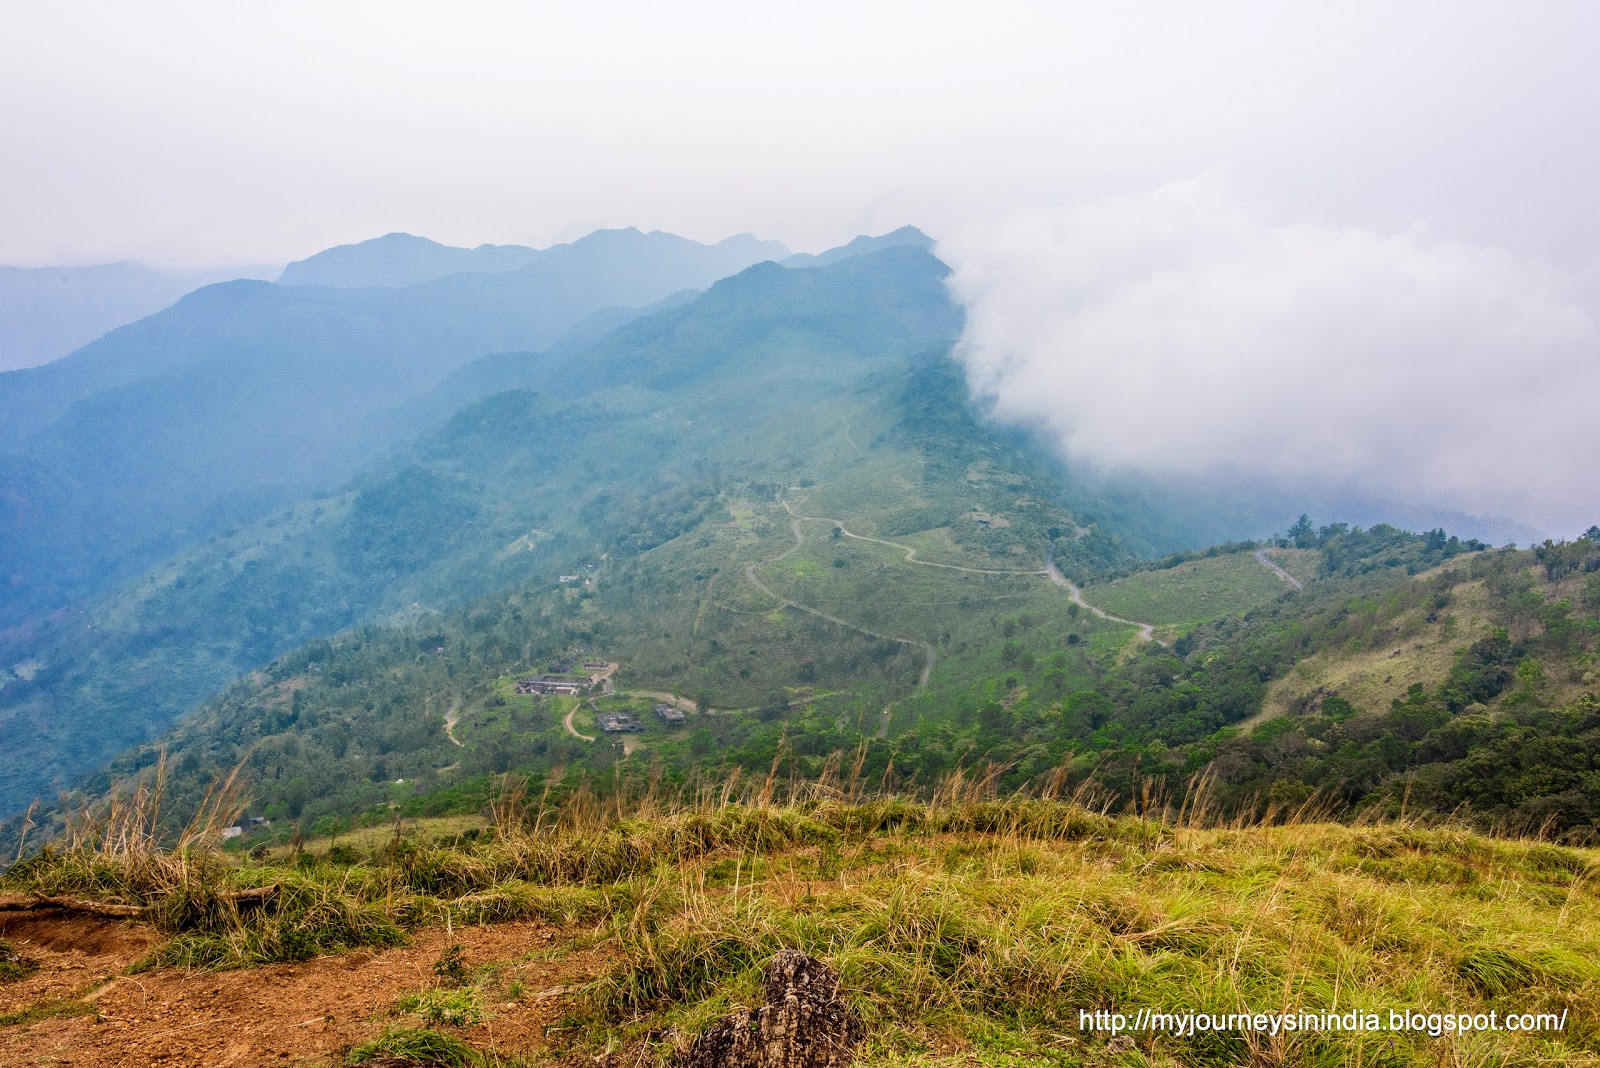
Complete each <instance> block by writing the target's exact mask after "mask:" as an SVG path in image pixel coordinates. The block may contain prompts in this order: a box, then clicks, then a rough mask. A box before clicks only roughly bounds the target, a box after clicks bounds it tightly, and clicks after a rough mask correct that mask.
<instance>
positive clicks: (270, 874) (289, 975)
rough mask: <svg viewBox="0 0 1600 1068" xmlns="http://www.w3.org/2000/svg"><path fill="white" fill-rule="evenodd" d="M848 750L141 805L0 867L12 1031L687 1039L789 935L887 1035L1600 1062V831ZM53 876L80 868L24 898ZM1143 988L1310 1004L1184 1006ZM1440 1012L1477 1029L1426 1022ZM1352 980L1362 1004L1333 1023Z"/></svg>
mask: <svg viewBox="0 0 1600 1068" xmlns="http://www.w3.org/2000/svg"><path fill="white" fill-rule="evenodd" d="M844 778H845V781H843V782H841V781H840V779H839V778H838V777H837V776H835V777H834V778H832V779H830V780H829V782H828V784H827V785H826V786H825V787H823V788H822V789H821V790H820V791H818V792H817V794H818V795H822V794H833V795H836V796H837V798H839V799H812V800H803V801H800V800H797V801H794V802H791V803H775V802H764V801H762V800H761V798H762V797H763V796H766V795H768V794H770V793H771V792H772V791H773V790H774V787H775V784H774V783H773V782H772V781H771V780H770V779H769V780H768V781H767V782H766V783H765V784H764V785H763V784H761V783H755V784H754V785H753V786H752V787H751V788H750V789H749V790H747V791H744V793H745V794H746V795H747V800H746V801H745V802H744V803H740V802H734V801H727V800H717V798H718V796H719V789H718V788H717V787H716V786H709V787H707V789H706V790H704V791H702V797H703V798H704V800H702V801H700V802H698V803H695V804H692V805H689V806H687V807H685V806H683V805H677V804H674V805H666V804H663V803H662V802H659V801H652V800H650V799H649V798H648V796H647V797H646V798H645V799H644V800H639V801H635V802H632V803H630V804H629V806H628V808H627V810H626V811H627V815H626V818H619V817H618V816H617V814H616V811H617V810H616V808H615V802H613V803H612V804H609V805H607V806H605V808H606V810H607V811H608V812H609V813H610V815H606V814H603V813H602V811H601V810H600V807H599V806H597V805H596V804H595V803H594V801H593V800H592V798H591V797H590V795H588V794H587V793H586V792H585V791H583V790H580V791H579V792H578V793H577V794H576V795H572V796H571V797H570V799H569V800H568V801H567V802H566V803H565V804H564V805H563V806H561V807H560V808H549V807H540V806H538V805H535V804H533V803H532V802H531V801H529V799H528V797H527V795H525V794H521V793H518V792H515V791H513V792H510V793H503V794H502V795H501V796H500V798H499V799H498V803H497V805H496V809H495V811H496V816H497V820H496V822H494V823H493V824H491V825H490V826H488V827H486V828H481V829H480V828H479V827H476V826H474V827H472V828H471V829H465V828H464V827H463V826H461V825H459V824H458V825H457V826H456V827H455V828H454V830H453V831H447V830H446V829H445V828H442V827H439V826H437V825H436V826H433V827H431V828H401V827H398V826H397V827H396V828H394V829H393V830H392V831H391V832H390V833H389V834H388V835H387V836H380V837H376V838H373V839H370V840H363V839H359V838H358V839H346V840H343V841H338V842H333V841H324V842H320V843H311V844H310V845H309V847H298V846H297V847H296V848H294V849H292V850H282V851H276V852H270V853H269V852H267V851H265V850H263V851H258V853H257V854H256V859H250V860H246V859H244V858H242V857H238V856H236V857H235V858H234V859H233V861H232V862H229V861H227V860H224V859H223V857H222V856H221V855H219V854H218V853H216V852H213V851H211V850H209V849H207V848H205V847H204V843H203V842H200V841H196V842H194V843H192V845H193V846H194V848H191V849H190V850H189V851H187V852H183V853H163V852H160V851H157V850H155V849H153V848H152V847H150V846H149V844H148V841H147V840H146V839H145V838H144V837H143V836H142V835H141V833H140V829H139V825H138V824H139V821H140V820H142V819H144V818H146V817H147V816H148V812H147V811H145V812H140V811H137V810H136V809H128V810H124V811H123V813H122V814H121V815H120V816H118V817H115V818H113V819H112V820H111V821H109V822H107V823H105V824H102V825H101V826H100V827H99V828H98V829H97V831H98V834H99V837H97V838H94V839H90V838H88V837H87V836H85V837H81V838H80V839H79V840H78V842H77V843H76V844H75V845H73V846H72V847H70V848H65V849H62V850H58V851H52V852H48V853H46V854H42V855H41V856H39V857H38V858H36V859H34V860H32V861H29V862H26V863H24V864H21V865H19V866H17V867H16V868H14V869H13V870H12V871H11V872H10V873H9V874H7V875H6V877H5V879H4V887H3V889H4V890H5V891H7V893H8V895H9V896H7V897H5V898H3V899H0V900H3V901H4V902H6V904H7V907H8V908H11V909H12V910H13V911H7V912H0V936H3V937H4V938H6V939H7V940H8V947H9V948H8V949H7V953H8V954H9V956H8V960H10V961H11V962H13V963H11V964H8V966H7V967H8V968H9V969H10V971H9V972H8V974H9V975H10V976H11V979H10V981H8V982H7V983H6V984H5V985H4V986H0V1006H3V1015H0V1061H3V1062H4V1063H15V1064H21V1063H46V1062H49V1063H54V1062H57V1061H59V1062H60V1063H68V1062H70V1063H73V1064H82V1065H100V1064H113V1063H115V1064H152V1063H211V1064H260V1063H265V1062H271V1061H278V1062H288V1063H299V1064H327V1065H332V1064H349V1063H374V1064H376V1063H382V1064H444V1065H469V1064H506V1063H550V1062H551V1061H552V1060H556V1061H562V1062H569V1063H583V1062H591V1059H592V1058H598V1059H600V1060H601V1062H602V1063H628V1064H634V1063H640V1064H650V1063H657V1062H666V1061H670V1060H672V1059H673V1058H675V1057H676V1056H678V1055H679V1054H681V1052H682V1051H683V1050H684V1049H686V1048H687V1047H688V1045H689V1044H690V1043H691V1042H692V1041H693V1040H694V1039H695V1037H696V1036H698V1035H700V1034H701V1033H703V1032H705V1031H706V1030H707V1029H708V1028H710V1027H711V1026H712V1025H713V1024H714V1023H715V1021H717V1020H718V1019H720V1018H721V1017H722V1016H723V1015H724V1014H726V1013H727V1012H729V1010H730V1009H733V1008H737V1007H740V1006H745V1007H751V1006H754V1005H756V1004H758V1003H759V1001H760V997H761V995H760V992H759V990H758V989H757V984H758V979H759V977H760V974H761V971H762V968H763V967H764V966H765V965H766V964H767V963H768V962H769V961H770V960H772V959H773V958H774V956H775V955H776V954H778V953H779V951H781V950H785V949H797V950H800V951H803V952H805V953H808V954H811V955H813V956H814V957H816V958H818V959H820V960H821V961H823V962H825V963H826V964H828V965H829V966H831V967H832V968H833V969H836V970H837V972H838V974H839V976H840V980H841V992H842V996H843V998H844V1001H845V1003H846V1006H847V1007H848V1009H849V1011H851V1012H853V1013H854V1014H855V1015H856V1016H858V1017H859V1018H860V1020H861V1021H862V1022H863V1024H864V1035H865V1039H864V1043H863V1044H862V1045H861V1046H860V1047H859V1048H858V1050H857V1051H856V1055H857V1057H858V1059H860V1060H861V1061H863V1062H865V1063H877V1064H893V1063H909V1062H912V1061H915V1062H917V1063H935V1064H945V1063H948V1064H951V1065H954V1064H957V1063H964V1064H971V1063H979V1064H994V1065H1001V1064H1004V1065H1027V1064H1056V1065H1077V1064H1120V1065H1156V1064H1160V1065H1174V1064H1177V1065H1233V1064H1240V1063H1253V1064H1255V1063H1259V1064H1305V1065H1310V1064H1317V1065H1321V1064H1327V1065H1335V1064H1340V1065H1342V1064H1356V1063H1360V1064H1369V1065H1399V1064H1417V1063H1427V1064H1435V1063H1437V1064H1456V1063H1562V1064H1593V1063H1597V1062H1600V1057H1597V1056H1596V1053H1595V1050H1596V1044H1597V1041H1600V967H1597V965H1596V964H1595V962H1596V960H1600V899H1597V892H1596V890H1595V888H1594V887H1595V884H1594V881H1593V878H1592V877H1593V875H1594V874H1595V872H1596V870H1597V864H1600V853H1596V852H1595V851H1593V850H1579V849H1569V848H1562V847H1556V846H1551V845H1547V844H1542V843H1537V842H1531V841H1508V840H1496V839H1491V838H1486V837H1483V836H1480V835H1478V834H1475V833H1471V832H1468V831H1463V830H1458V829H1451V828H1426V827H1422V826H1416V825H1410V824H1405V823H1390V824H1384V825H1377V826H1366V827H1349V826H1341V825H1335V824H1325V823H1308V822H1296V821H1295V820H1294V819H1292V818H1291V819H1289V820H1287V821H1286V822H1281V823H1278V824H1275V825H1269V824H1260V825H1253V826H1231V827H1218V826H1203V825H1201V824H1202V822H1203V821H1202V820H1201V819H1199V818H1197V817H1195V816H1194V815H1193V814H1192V813H1191V814H1189V815H1187V816H1185V817H1184V818H1182V819H1179V818H1177V817H1176V816H1175V815H1174V814H1171V813H1168V814H1166V816H1165V817H1163V816H1162V815H1161V814H1158V813H1152V814H1149V815H1147V816H1143V817H1120V818H1118V817H1110V816H1106V815H1101V814H1098V813H1097V812H1095V811H1091V810H1089V809H1086V808H1085V807H1083V806H1082V805H1081V804H1079V803H1074V802H1069V801H1061V800H1050V799H1046V798H1034V799H1022V798H1012V799H1010V800H1000V799H996V798H994V797H993V796H992V795H991V794H990V792H989V791H988V789H987V787H986V786H985V785H984V784H983V783H976V784H974V783H972V782H970V781H968V782H966V783H963V781H962V779H961V778H960V777H956V778H954V779H952V780H950V781H949V782H947V783H946V784H945V786H944V787H942V788H941V790H940V791H939V794H938V796H937V798H936V799H934V800H932V801H928V802H914V801H912V800H910V799H907V798H900V797H884V798H880V799H877V800H870V801H867V800H855V801H852V800H849V798H850V796H851V795H852V794H854V793H857V792H859V785H856V786H852V785H851V782H850V781H849V780H850V778H851V777H850V775H849V773H848V772H847V773H846V774H845V776H844ZM540 789H541V791H542V792H543V794H544V796H545V797H546V798H549V797H553V796H556V795H559V794H562V793H569V792H570V791H569V790H568V789H567V784H564V783H562V782H561V781H559V780H554V781H550V782H546V783H544V784H542V785H541V786H540ZM730 791H731V792H732V793H734V794H738V793H739V792H740V791H738V790H737V788H736V787H735V785H734V784H732V783H727V784H723V785H722V787H721V788H720V796H722V797H724V798H725V797H727V796H728V794H729V793H730ZM256 888H262V889H256ZM41 894H42V895H58V896H70V897H72V898H75V899H79V900H78V901H76V903H73V902H68V905H69V906H71V907H70V908H50V907H37V908H33V909H32V910H30V911H25V912H18V911H14V910H15V909H16V908H19V907H21V905H22V904H24V903H27V902H30V901H31V902H33V903H34V904H35V905H38V904H39V903H38V902H37V901H36V900H35V896H36V895H41ZM82 899H90V900H87V901H85V900H82ZM107 903H116V904H119V905H122V906H124V911H128V912H138V916H137V917H136V918H134V919H130V920H123V919H108V918H102V917H97V916H95V915H94V914H93V912H91V911H87V910H90V909H93V908H95V907H99V908H100V909H101V910H102V911H104V910H105V906H106V904H107ZM126 906H135V907H134V908H126ZM141 907H142V911H140V908H141ZM73 909H76V911H73ZM196 968H198V969H200V970H198V971H196V970H194V969H196ZM1141 1011H1145V1012H1157V1013H1163V1014H1184V1013H1205V1014H1214V1015H1218V1016H1227V1015H1230V1014H1232V1015H1235V1016H1237V1015H1238V1014H1255V1013H1262V1014H1269V1013H1270V1014H1281V1013H1285V1012H1293V1013H1296V1014H1303V1018H1302V1019H1301V1020H1300V1024H1299V1029H1297V1030H1294V1031H1293V1032H1289V1031H1280V1033H1278V1034H1275V1035H1274V1034H1269V1033H1267V1032H1266V1031H1264V1030H1263V1031H1259V1032H1257V1031H1240V1030H1237V1029H1224V1030H1217V1031H1201V1032H1200V1033H1194V1034H1183V1035H1180V1034H1177V1033H1174V1032H1173V1028H1175V1027H1177V1026H1178V1025H1177V1024H1176V1023H1172V1025H1171V1026H1170V1027H1168V1026H1167V1025H1166V1023H1165V1022H1163V1023H1162V1024H1161V1025H1159V1026H1158V1027H1157V1028H1156V1029H1150V1028H1149V1027H1140V1026H1137V1022H1138V1020H1139V1014H1140V1013H1141ZM1095 1013H1101V1014H1107V1013H1109V1014H1117V1013H1121V1014H1122V1015H1123V1016H1124V1017H1125V1020H1124V1022H1123V1024H1122V1025H1121V1030H1120V1032H1119V1031H1118V1029H1117V1028H1118V1025H1117V1022H1116V1017H1115V1015H1110V1016H1107V1015H1101V1016H1099V1017H1095V1016H1094V1014H1095ZM1392 1013H1397V1014H1399V1015H1398V1016H1391V1014H1392ZM1445 1013H1451V1014H1467V1015H1468V1016H1477V1017H1480V1018H1481V1019H1482V1020H1483V1022H1484V1028H1483V1029H1482V1030H1473V1031H1470V1032H1469V1033H1460V1032H1457V1031H1453V1030H1452V1031H1444V1030H1443V1029H1442V1026H1436V1027H1435V1028H1434V1030H1435V1031H1437V1032H1439V1033H1436V1034H1430V1033H1429V1026H1430V1025H1429V1023H1428V1016H1429V1015H1430V1014H1445ZM1329 1014H1333V1015H1337V1016H1341V1017H1344V1018H1347V1019H1349V1020H1352V1021H1356V1023H1355V1027H1354V1029H1350V1026H1351V1025H1350V1024H1349V1023H1346V1024H1344V1025H1343V1027H1342V1028H1341V1029H1329V1030H1314V1029H1307V1027H1309V1024H1308V1023H1307V1021H1309V1020H1311V1019H1312V1018H1313V1017H1314V1018H1316V1019H1318V1020H1322V1021H1323V1022H1324V1023H1326V1021H1327V1019H1328V1015H1329ZM1350 1014H1355V1015H1354V1016H1351V1015H1350ZM1408 1014H1410V1015H1409V1016H1408ZM1490 1014H1494V1015H1493V1017H1492V1019H1494V1020H1497V1021H1501V1022H1502V1023H1500V1024H1499V1025H1497V1026H1494V1027H1491V1026H1490V1025H1489V1021H1490V1019H1491V1016H1490ZM1512 1018H1514V1019H1515V1021H1517V1022H1521V1021H1523V1020H1524V1018H1526V1023H1527V1025H1528V1027H1530V1028H1536V1029H1535V1030H1532V1031H1527V1030H1510V1029H1506V1028H1505V1026H1504V1023H1503V1022H1504V1021H1506V1020H1508V1019H1512ZM1408 1019H1409V1020H1410V1022H1411V1023H1412V1024H1414V1025H1415V1026H1407V1024H1406V1021H1407V1020H1408ZM1373 1020H1375V1021H1376V1024H1372V1025H1371V1026H1369V1024H1370V1021H1373ZM1434 1022H1435V1024H1437V1023H1438V1022H1439V1018H1438V1017H1436V1018H1435V1021H1434ZM383 1057H389V1058H398V1059H392V1060H382V1059H381V1058H383Z"/></svg>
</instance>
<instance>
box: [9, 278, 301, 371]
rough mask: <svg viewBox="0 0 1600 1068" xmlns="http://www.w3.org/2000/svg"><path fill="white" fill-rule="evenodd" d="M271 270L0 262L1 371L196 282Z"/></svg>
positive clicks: (71, 344) (65, 346)
mask: <svg viewBox="0 0 1600 1068" xmlns="http://www.w3.org/2000/svg"><path fill="white" fill-rule="evenodd" d="M276 270H277V268H276V267H270V266H259V265H258V266H248V267H213V268H202V269H196V270H166V269H163V268H159V267H148V266H146V265H144V264H142V263H105V264H98V265H95V266H88V267H0V371H14V370H17V369H19V368H23V367H36V366H38V365H39V364H43V363H49V362H50V361H51V360H56V359H59V358H61V357H62V356H65V355H66V354H67V353H69V352H72V351H73V350H75V349H78V348H81V347H83V346H84V345H87V344H88V343H89V342H91V341H93V340H94V339H95V338H97V337H100V336H101V335H103V334H105V333H107V332H108V331H111V330H115V329H116V328H117V327H119V326H123V325H125V324H127V323H131V322H134V321H135V320H138V319H143V318H144V317H145V316H147V315H153V314H155V313H156V312H158V311H160V310H161V309H162V308H165V307H168V306H169V305H171V304H172V303H173V302H174V301H176V300H178V299H179V298H180V297H182V296H183V295H184V294H185V293H189V292H192V291H193V290H196V289H199V288H200V287H201V286H207V285H211V284H213V283H215V282H225V281H229V280H232V279H236V278H269V277H271V276H272V274H273V273H274V272H275V271H276Z"/></svg>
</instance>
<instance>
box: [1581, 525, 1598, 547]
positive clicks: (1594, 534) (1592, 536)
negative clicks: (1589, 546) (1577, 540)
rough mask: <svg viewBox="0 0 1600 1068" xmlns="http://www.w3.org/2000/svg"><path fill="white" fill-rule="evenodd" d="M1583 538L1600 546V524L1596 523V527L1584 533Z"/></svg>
mask: <svg viewBox="0 0 1600 1068" xmlns="http://www.w3.org/2000/svg"><path fill="white" fill-rule="evenodd" d="M1582 537H1583V538H1584V539H1585V540H1587V541H1592V542H1595V543H1597V544H1600V523H1596V524H1595V525H1594V526H1592V527H1590V528H1589V529H1588V530H1586V531H1584V532H1583V535H1582Z"/></svg>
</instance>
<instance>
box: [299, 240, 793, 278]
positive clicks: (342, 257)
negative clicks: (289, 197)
mask: <svg viewBox="0 0 1600 1068" xmlns="http://www.w3.org/2000/svg"><path fill="white" fill-rule="evenodd" d="M619 244H625V245H635V244H644V245H655V246H662V247H669V246H677V247H686V246H689V245H698V242H692V241H689V240H688V239H687V238H682V237H678V236H676V235H674V234H669V233H665V232H664V231H661V230H653V231H651V232H650V233H642V232H641V231H639V230H637V229H635V228H633V227H628V228H626V229H621V230H596V231H595V232H594V233H592V234H589V235H588V236H587V237H583V238H580V239H579V240H577V241H574V242H571V243H569V244H562V245H552V246H550V247H549V248H544V249H536V248H529V247H528V246H525V245H479V246H478V247H476V248H458V247H456V246H453V245H444V244H440V243H439V242H437V241H432V240H429V239H428V238H426V237H417V236H415V235H413V234H406V233H393V234H385V235H384V236H382V237H375V238H372V239H371V240H368V241H360V242H357V243H355V244H350V245H337V246H335V247H333V248H330V249H324V250H323V251H321V252H318V253H317V254H316V255H314V256H308V257H307V258H306V259H303V260H296V261H295V262H293V263H291V264H289V265H288V266H287V267H285V268H284V269H283V273H282V274H280V275H279V276H278V284H279V285H314V286H338V287H344V288H360V287H398V286H413V285H419V284H421V283H423V282H430V281H433V280H434V279H436V278H443V277H445V276H446V275H452V274H497V273H502V272H506V271H517V270H521V269H523V268H526V267H532V266H534V265H536V264H538V263H540V262H541V261H542V260H545V259H551V258H554V259H562V258H568V257H573V256H578V257H580V258H581V256H582V255H585V254H590V253H592V252H595V251H599V252H600V253H601V254H605V253H606V252H607V251H609V249H610V248H611V247H613V246H616V245H619ZM699 247H700V248H710V249H712V250H715V251H714V252H713V253H711V254H710V255H711V256H713V257H715V256H718V255H720V256H723V257H725V261H724V271H723V273H725V274H731V273H733V272H735V271H739V270H743V269H744V268H745V267H748V266H749V265H750V264H752V263H758V262H760V261H761V260H778V259H783V258H784V257H786V256H788V255H789V250H788V249H787V248H785V247H784V246H783V245H782V244H781V243H779V242H777V241H762V240H760V239H758V238H756V237H755V236H753V235H751V234H737V235H735V236H733V237H730V238H727V239H725V240H723V241H719V242H717V243H716V244H715V245H710V246H704V245H700V246H699Z"/></svg>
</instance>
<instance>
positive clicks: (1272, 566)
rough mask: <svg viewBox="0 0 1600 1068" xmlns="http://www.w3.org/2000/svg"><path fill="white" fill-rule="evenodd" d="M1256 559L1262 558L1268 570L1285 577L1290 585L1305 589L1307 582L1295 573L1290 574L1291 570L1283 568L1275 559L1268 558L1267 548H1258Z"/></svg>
mask: <svg viewBox="0 0 1600 1068" xmlns="http://www.w3.org/2000/svg"><path fill="white" fill-rule="evenodd" d="M1256 559H1257V560H1260V561H1261V562H1262V563H1263V564H1265V565H1266V567H1267V570H1269V571H1271V572H1272V573H1273V574H1274V575H1277V576H1278V577H1279V578H1281V579H1283V581H1285V582H1287V583H1288V584H1289V585H1291V586H1293V587H1294V588H1295V589H1297V590H1303V589H1305V588H1306V586H1305V583H1303V582H1301V581H1300V580H1299V579H1297V578H1295V577H1294V576H1293V575H1291V574H1289V572H1287V571H1285V570H1284V569H1283V568H1281V567H1279V566H1278V565H1277V564H1276V563H1275V562H1274V561H1273V560H1271V559H1270V558H1268V556H1267V550H1265V549H1257V550H1256Z"/></svg>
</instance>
